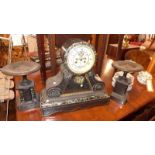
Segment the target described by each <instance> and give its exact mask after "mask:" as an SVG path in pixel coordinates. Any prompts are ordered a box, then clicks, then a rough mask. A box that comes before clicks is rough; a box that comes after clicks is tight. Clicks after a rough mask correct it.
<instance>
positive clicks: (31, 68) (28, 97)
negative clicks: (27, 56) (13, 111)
mask: <svg viewBox="0 0 155 155" xmlns="http://www.w3.org/2000/svg"><path fill="white" fill-rule="evenodd" d="M39 69H40V65H39V64H37V63H35V62H31V61H19V62H15V63H11V64H9V65H7V66H5V67H3V68H2V70H1V71H2V72H3V73H4V74H6V75H13V76H22V77H23V78H22V81H20V82H19V84H18V85H17V87H16V89H17V90H18V91H19V96H20V98H17V99H18V101H17V102H18V106H17V108H18V110H20V111H24V110H28V109H32V108H35V107H38V106H39V95H37V94H36V92H35V90H34V87H35V85H34V82H33V81H30V80H28V79H27V75H28V74H31V73H33V72H36V71H38V70H39Z"/></svg>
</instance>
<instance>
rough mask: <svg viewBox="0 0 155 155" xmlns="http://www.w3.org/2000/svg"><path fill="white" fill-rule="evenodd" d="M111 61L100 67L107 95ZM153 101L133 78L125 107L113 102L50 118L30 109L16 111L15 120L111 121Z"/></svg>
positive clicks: (109, 85)
mask: <svg viewBox="0 0 155 155" xmlns="http://www.w3.org/2000/svg"><path fill="white" fill-rule="evenodd" d="M112 62H113V60H112V59H105V61H104V63H103V67H102V74H101V78H102V79H103V80H104V82H105V85H106V87H105V90H106V92H108V94H111V92H112V86H111V81H112V76H113V74H114V69H113V68H112V66H111V64H112ZM153 86H154V88H155V78H154V79H153ZM154 99H155V93H154V92H148V91H147V90H146V87H145V86H143V85H141V84H139V83H138V81H137V80H136V78H135V81H134V85H133V88H132V90H131V91H130V92H129V93H128V102H127V103H126V104H125V105H121V104H119V103H116V102H115V101H113V100H110V102H109V103H108V104H106V105H103V106H96V107H92V108H87V109H82V110H78V111H74V112H64V113H59V114H54V115H52V116H50V117H43V116H42V115H41V111H40V109H39V108H38V109H31V110H28V111H25V112H19V111H17V113H16V116H17V120H21V121H22V120H26V121H30V120H32V121H33V120H34V121H35V120H59V121H77V120H78V121H86V120H87V121H101V120H102V121H111V120H120V119H123V118H124V117H126V116H128V115H129V114H131V113H133V112H135V111H137V110H138V109H140V108H141V107H143V106H145V105H146V104H148V103H149V102H151V101H152V100H154Z"/></svg>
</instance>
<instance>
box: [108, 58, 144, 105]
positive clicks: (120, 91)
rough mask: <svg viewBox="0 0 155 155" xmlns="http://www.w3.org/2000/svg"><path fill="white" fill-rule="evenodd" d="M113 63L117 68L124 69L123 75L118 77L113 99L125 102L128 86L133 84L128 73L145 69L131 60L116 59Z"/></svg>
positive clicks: (112, 95)
mask: <svg viewBox="0 0 155 155" xmlns="http://www.w3.org/2000/svg"><path fill="white" fill-rule="evenodd" d="M112 65H113V67H114V68H116V69H117V70H120V71H123V76H119V77H118V78H116V82H115V86H114V88H113V92H112V94H111V99H113V100H115V101H116V102H118V103H121V104H124V103H126V101H127V89H128V86H129V85H130V84H131V79H129V78H127V73H134V72H138V71H141V70H143V67H142V66H141V65H140V64H137V63H136V62H134V61H131V60H122V61H114V62H113V64H112Z"/></svg>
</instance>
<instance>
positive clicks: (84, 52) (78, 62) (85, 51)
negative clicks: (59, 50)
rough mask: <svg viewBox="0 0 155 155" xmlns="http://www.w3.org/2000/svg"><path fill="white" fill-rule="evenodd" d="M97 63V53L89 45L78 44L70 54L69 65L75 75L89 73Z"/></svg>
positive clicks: (68, 57)
mask: <svg viewBox="0 0 155 155" xmlns="http://www.w3.org/2000/svg"><path fill="white" fill-rule="evenodd" d="M94 63H95V53H94V50H93V48H91V46H88V45H87V44H77V45H75V46H73V48H71V49H70V50H69V52H68V56H67V65H68V67H69V69H70V70H71V71H72V72H73V73H75V74H84V73H86V72H88V71H89V70H90V69H91V68H92V67H93V65H94Z"/></svg>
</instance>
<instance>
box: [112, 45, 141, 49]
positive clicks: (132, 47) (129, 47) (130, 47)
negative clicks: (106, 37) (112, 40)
mask: <svg viewBox="0 0 155 155" xmlns="http://www.w3.org/2000/svg"><path fill="white" fill-rule="evenodd" d="M109 45H110V46H112V47H118V44H109ZM139 47H140V46H138V45H132V44H129V46H128V47H122V49H127V50H129V49H138V48H139Z"/></svg>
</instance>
